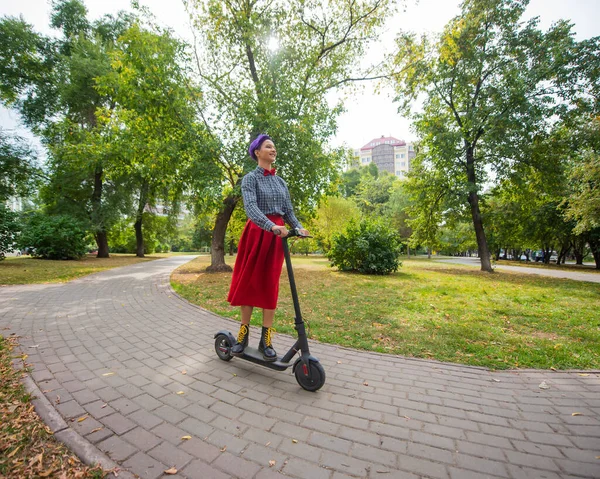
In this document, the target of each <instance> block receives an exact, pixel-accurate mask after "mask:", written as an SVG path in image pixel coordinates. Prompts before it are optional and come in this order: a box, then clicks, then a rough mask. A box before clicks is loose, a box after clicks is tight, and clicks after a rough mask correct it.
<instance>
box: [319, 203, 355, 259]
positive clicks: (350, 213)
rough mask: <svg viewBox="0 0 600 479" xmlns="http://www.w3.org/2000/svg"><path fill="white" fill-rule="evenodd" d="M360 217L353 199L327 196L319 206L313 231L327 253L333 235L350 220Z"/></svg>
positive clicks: (341, 229)
mask: <svg viewBox="0 0 600 479" xmlns="http://www.w3.org/2000/svg"><path fill="white" fill-rule="evenodd" d="M359 219H360V210H359V209H358V207H357V206H356V203H355V202H354V201H353V199H348V198H338V197H335V196H333V197H326V198H325V199H324V200H323V202H322V203H321V204H320V205H319V207H318V208H317V213H316V216H315V218H314V220H313V221H312V224H311V233H312V234H313V236H314V237H315V239H316V240H317V241H318V242H319V244H320V245H321V247H322V248H323V251H324V252H325V253H327V252H328V251H329V250H330V249H331V244H332V240H333V236H334V235H335V234H336V233H338V232H340V231H343V230H344V229H345V228H346V226H347V224H348V223H349V222H350V221H358V220H359Z"/></svg>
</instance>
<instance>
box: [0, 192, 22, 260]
mask: <svg viewBox="0 0 600 479" xmlns="http://www.w3.org/2000/svg"><path fill="white" fill-rule="evenodd" d="M18 231H19V224H18V222H17V214H16V213H13V212H12V211H11V210H9V209H8V208H7V207H6V206H4V204H2V203H0V261H2V260H3V259H4V257H5V255H6V253H9V252H11V251H12V250H13V246H14V243H15V238H16V236H17V233H18Z"/></svg>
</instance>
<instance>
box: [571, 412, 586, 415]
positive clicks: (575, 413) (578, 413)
mask: <svg viewBox="0 0 600 479" xmlns="http://www.w3.org/2000/svg"><path fill="white" fill-rule="evenodd" d="M571 416H583V414H582V413H580V412H574V413H571Z"/></svg>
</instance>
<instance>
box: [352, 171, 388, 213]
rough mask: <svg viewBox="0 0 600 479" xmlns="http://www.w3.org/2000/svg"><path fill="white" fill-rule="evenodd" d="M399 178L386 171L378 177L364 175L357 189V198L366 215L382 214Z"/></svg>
mask: <svg viewBox="0 0 600 479" xmlns="http://www.w3.org/2000/svg"><path fill="white" fill-rule="evenodd" d="M396 182H397V179H396V177H395V176H394V175H392V174H391V173H388V172H387V171H384V172H383V173H381V174H380V175H378V176H377V177H373V176H371V175H370V174H366V175H363V176H362V177H361V180H360V182H359V184H358V185H357V187H356V190H355V196H354V197H355V200H356V203H357V205H358V207H359V208H360V210H361V211H362V212H363V214H365V215H369V216H382V215H383V213H384V211H385V209H386V205H387V203H388V201H389V200H390V197H391V194H392V191H393V188H394V183H396Z"/></svg>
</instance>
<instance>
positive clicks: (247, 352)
mask: <svg viewBox="0 0 600 479" xmlns="http://www.w3.org/2000/svg"><path fill="white" fill-rule="evenodd" d="M235 357H236V356H234V358H235ZM237 357H238V358H239V359H245V360H246V361H250V362H253V363H256V364H260V365H261V366H265V367H267V368H270V369H276V370H277V371H285V370H286V369H287V368H289V367H290V366H292V365H293V364H294V363H293V362H289V363H283V362H281V359H282V356H278V357H277V361H271V362H268V361H265V360H264V359H263V355H262V353H261V352H260V351H259V350H258V348H254V347H252V346H246V347H245V348H244V354H243V355H242V356H237Z"/></svg>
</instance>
